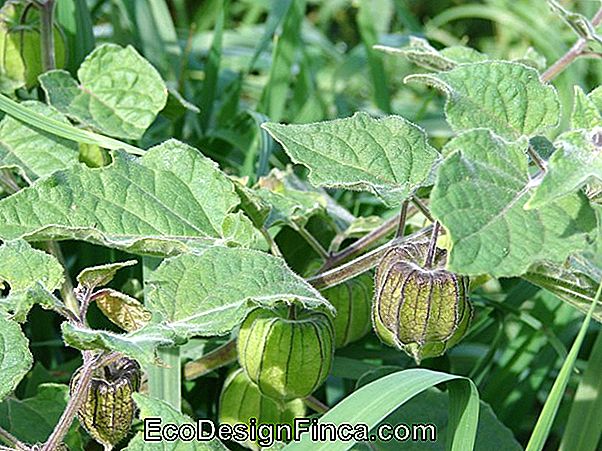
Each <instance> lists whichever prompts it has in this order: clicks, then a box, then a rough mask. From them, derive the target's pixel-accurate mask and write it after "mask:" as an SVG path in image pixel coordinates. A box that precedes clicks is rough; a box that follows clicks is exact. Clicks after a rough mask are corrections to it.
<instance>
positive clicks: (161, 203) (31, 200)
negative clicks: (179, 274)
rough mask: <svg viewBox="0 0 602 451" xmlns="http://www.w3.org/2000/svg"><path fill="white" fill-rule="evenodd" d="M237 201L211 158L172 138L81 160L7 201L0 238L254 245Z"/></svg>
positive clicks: (133, 245) (144, 246) (175, 248)
mask: <svg viewBox="0 0 602 451" xmlns="http://www.w3.org/2000/svg"><path fill="white" fill-rule="evenodd" d="M238 203H239V198H238V196H237V195H236V193H235V192H234V187H233V185H232V182H231V181H230V180H229V179H228V178H227V177H226V176H225V175H224V174H223V173H222V172H221V171H220V170H219V169H218V168H217V165H216V164H215V163H214V162H213V161H211V160H209V159H208V158H206V157H204V156H202V155H201V154H200V152H198V151H197V150H196V149H194V148H192V147H189V146H187V145H185V144H183V143H180V142H178V141H175V140H170V141H167V142H165V143H163V144H161V145H159V146H156V147H153V148H152V149H150V150H149V151H148V152H147V153H146V154H145V156H144V157H142V158H140V159H135V158H134V157H131V156H128V155H127V154H125V153H123V152H116V153H115V154H114V161H113V163H112V164H110V165H109V166H106V167H102V168H89V167H86V166H85V165H82V164H80V165H76V166H74V167H73V168H72V169H69V170H64V171H59V172H56V173H55V174H53V175H52V176H50V177H48V178H46V179H43V180H40V181H38V182H37V183H36V184H34V186H32V187H31V188H27V189H24V190H21V191H20V192H18V193H17V194H14V195H12V196H10V197H8V198H5V199H3V200H2V201H0V238H2V239H5V240H6V239H15V238H21V237H23V238H26V239H28V240H30V241H39V240H48V239H53V240H57V239H58V240H60V239H79V240H84V241H88V242H91V243H96V244H101V245H105V246H108V247H115V248H119V249H124V250H128V251H130V252H135V253H136V252H137V253H145V254H159V255H169V254H175V253H178V252H182V251H186V250H188V249H190V248H191V247H199V246H204V245H207V244H212V243H216V242H217V243H234V244H245V245H248V244H252V240H253V239H254V235H253V232H252V225H251V224H250V221H249V220H248V219H246V218H245V217H243V216H242V215H240V214H233V213H231V211H232V210H234V209H235V208H236V206H237V205H238ZM237 240H241V241H244V242H242V243H241V242H240V241H237Z"/></svg>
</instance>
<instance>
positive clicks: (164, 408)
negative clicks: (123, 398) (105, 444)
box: [125, 393, 228, 451]
mask: <svg viewBox="0 0 602 451" xmlns="http://www.w3.org/2000/svg"><path fill="white" fill-rule="evenodd" d="M134 400H135V401H136V404H137V405H138V407H139V408H140V419H141V420H142V421H144V419H145V418H154V419H160V420H161V422H162V424H163V425H165V424H168V423H171V424H177V425H182V424H195V422H194V421H193V420H192V419H191V418H190V417H188V416H186V415H184V414H182V413H180V412H178V411H176V410H175V409H174V408H173V407H171V406H170V405H169V404H167V403H166V402H164V401H160V400H158V399H155V398H151V397H149V396H147V395H143V394H140V393H135V394H134ZM125 450H127V451H227V450H228V448H226V447H225V446H224V445H223V444H222V443H221V442H220V441H219V440H217V439H214V440H211V441H209V442H201V441H197V440H193V441H190V442H184V441H181V440H178V441H175V442H168V441H165V440H157V441H155V442H151V441H145V440H144V434H143V432H139V433H138V434H137V435H136V436H135V437H134V438H133V439H132V441H131V442H130V443H129V445H128V446H127V448H125Z"/></svg>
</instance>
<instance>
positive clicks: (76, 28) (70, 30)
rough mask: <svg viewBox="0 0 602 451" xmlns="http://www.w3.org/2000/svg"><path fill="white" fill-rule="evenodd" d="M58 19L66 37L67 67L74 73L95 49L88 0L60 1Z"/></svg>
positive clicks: (57, 6)
mask: <svg viewBox="0 0 602 451" xmlns="http://www.w3.org/2000/svg"><path fill="white" fill-rule="evenodd" d="M56 21H57V23H58V24H59V25H60V27H61V29H62V31H63V34H64V36H65V38H66V47H67V49H68V52H67V53H68V63H67V68H68V69H69V71H70V72H71V73H72V74H74V73H75V72H76V71H77V68H78V67H79V65H80V64H81V62H82V61H83V60H84V58H85V57H86V55H88V53H90V52H91V51H92V50H93V49H94V31H93V29H92V18H91V17H90V10H89V9H88V5H87V3H86V0H61V1H60V2H58V3H57V5H56Z"/></svg>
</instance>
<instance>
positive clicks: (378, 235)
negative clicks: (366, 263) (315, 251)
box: [320, 205, 418, 272]
mask: <svg viewBox="0 0 602 451" xmlns="http://www.w3.org/2000/svg"><path fill="white" fill-rule="evenodd" d="M417 211H418V210H417V209H416V207H414V206H412V205H411V206H409V208H408V211H407V213H406V217H407V218H409V217H411V216H413V215H414V214H416V212H417ZM399 220H400V214H399V215H397V216H394V217H393V218H391V219H387V220H386V221H385V222H383V223H382V224H381V225H380V226H379V227H377V228H376V229H374V230H372V231H371V232H370V233H368V234H366V235H364V236H363V237H362V238H360V239H359V240H357V241H356V242H354V243H353V244H350V245H349V246H347V247H346V248H345V249H343V250H342V251H339V252H337V253H335V254H331V255H330V256H329V257H328V260H327V261H326V263H324V265H323V266H322V268H320V272H324V271H326V270H328V269H331V268H334V267H335V266H337V265H338V264H339V263H341V262H343V261H345V260H347V259H349V258H352V257H355V256H356V255H358V254H359V253H361V252H363V251H364V250H365V249H366V248H368V247H370V246H372V245H373V244H374V243H376V242H377V241H378V240H380V239H382V238H384V237H385V236H387V235H388V234H389V233H391V232H392V231H393V230H395V228H396V227H397V226H398V224H399Z"/></svg>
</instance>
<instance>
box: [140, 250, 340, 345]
mask: <svg viewBox="0 0 602 451" xmlns="http://www.w3.org/2000/svg"><path fill="white" fill-rule="evenodd" d="M145 282H146V283H148V284H149V285H150V289H149V292H148V300H147V301H146V306H147V307H148V308H149V309H150V310H151V311H152V312H153V313H154V314H158V315H160V316H161V318H162V323H164V324H166V325H168V326H169V327H170V328H172V329H174V330H175V331H177V333H178V334H179V335H181V336H184V337H186V338H188V337H191V336H193V335H203V336H211V335H222V334H225V333H228V332H229V331H230V330H231V329H232V328H233V327H235V326H236V325H237V324H238V323H239V322H240V321H242V319H243V318H244V317H245V316H246V314H247V312H248V311H249V310H250V309H252V308H253V307H254V304H261V305H266V306H269V305H273V304H275V303H276V302H279V301H298V302H301V303H302V304H303V305H305V306H307V307H309V308H317V307H325V308H329V309H332V307H331V306H330V304H329V303H328V301H326V300H325V299H324V298H323V297H322V296H321V295H320V293H319V292H318V291H316V290H315V289H314V288H313V287H312V286H311V285H309V284H308V283H307V282H305V281H304V280H303V279H302V278H301V277H299V276H298V275H297V274H295V273H294V272H292V271H291V270H290V269H289V268H288V267H287V266H286V263H285V262H284V260H282V259H280V258H276V257H273V256H271V255H269V254H266V253H264V252H259V251H255V250H251V249H242V248H224V247H213V248H208V249H207V250H204V251H202V252H201V253H200V254H198V255H195V254H183V255H180V256H177V257H173V258H170V259H167V260H165V261H164V262H163V263H162V264H161V266H159V268H157V270H156V271H154V272H153V273H152V274H151V276H150V278H149V279H148V280H147V281H145ZM153 321H154V319H153ZM142 330H144V329H142Z"/></svg>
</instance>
